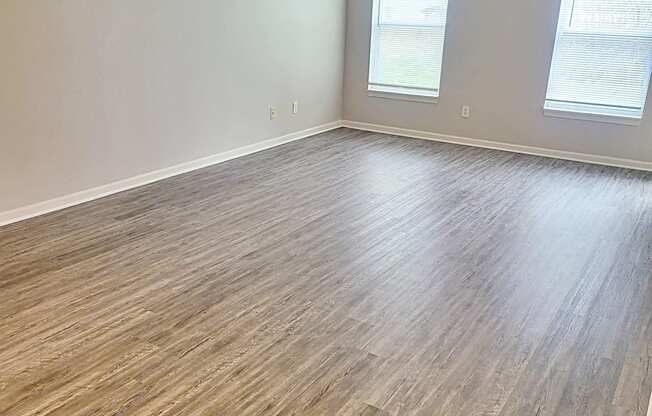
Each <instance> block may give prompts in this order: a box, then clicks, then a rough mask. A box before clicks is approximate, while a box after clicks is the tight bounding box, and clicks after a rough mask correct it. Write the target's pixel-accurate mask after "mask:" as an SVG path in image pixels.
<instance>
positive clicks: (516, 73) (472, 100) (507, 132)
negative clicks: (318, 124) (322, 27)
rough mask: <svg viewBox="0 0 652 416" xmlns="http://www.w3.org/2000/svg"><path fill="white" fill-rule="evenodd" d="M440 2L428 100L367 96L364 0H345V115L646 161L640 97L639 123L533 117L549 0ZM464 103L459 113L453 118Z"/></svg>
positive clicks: (647, 140)
mask: <svg viewBox="0 0 652 416" xmlns="http://www.w3.org/2000/svg"><path fill="white" fill-rule="evenodd" d="M449 2H450V6H449V15H448V28H447V38H446V47H445V52H444V67H443V75H442V86H441V96H440V100H439V103H438V104H435V105H432V104H419V103H413V102H404V101H396V100H386V99H380V98H372V97H368V96H367V92H366V87H367V72H368V67H369V64H368V59H369V40H370V31H371V29H370V26H371V5H372V0H349V1H348V12H347V42H346V69H345V81H344V118H345V119H347V120H352V121H360V122H367V123H374V124H383V125H389V126H394V127H402V128H409V129H415V130H422V131H427V132H434V133H442V134H451V135H456V136H463V137H470V138H474V139H487V140H495V141H502V142H507V143H512V144H519V145H528V146H537V147H544V148H549V149H555V150H564V151H573V152H580V153H589V154H595V155H602V156H611V157H619V158H627V159H634V160H640V161H646V162H649V161H652V105H651V104H650V103H649V101H650V100H648V107H647V108H648V113H647V114H646V116H645V117H644V120H643V122H642V124H641V126H639V127H629V126H617V125H609V124H602V123H593V122H584V121H577V120H566V119H558V118H550V117H544V116H543V110H542V107H543V101H544V97H545V93H546V86H547V82H548V70H549V67H550V59H551V56H552V49H553V44H554V37H555V31H556V25H557V16H558V12H559V0H551V1H548V0H504V1H482V0H449ZM648 98H650V97H648ZM464 104H469V105H470V106H471V107H472V115H471V118H470V119H469V120H465V119H462V118H461V117H460V108H461V106H462V105H464Z"/></svg>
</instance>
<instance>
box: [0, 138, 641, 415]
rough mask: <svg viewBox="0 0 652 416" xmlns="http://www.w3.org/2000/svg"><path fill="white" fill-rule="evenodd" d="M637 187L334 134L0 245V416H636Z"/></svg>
mask: <svg viewBox="0 0 652 416" xmlns="http://www.w3.org/2000/svg"><path fill="white" fill-rule="evenodd" d="M651 271H652V175H651V174H649V173H642V172H635V171H629V170H623V169H614V168H607V167H599V166H590V165H584V164H580V163H574V162H566V161H559V160H553V159H544V158H538V157H530V156H524V155H516V154H510V153H504V152H498V151H490V150H483V149H476V148H470V147H461V146H454V145H448V144H437V143H431V142H425V141H418V140H410V139H404V138H397V137H391V136H387V135H381V134H372V133H366V132H360V131H354V130H348V129H340V130H336V131H333V132H330V133H326V134H322V135H318V136H315V137H312V138H309V139H306V140H303V141H300V142H295V143H291V144H287V145H284V146H281V147H277V148H274V149H270V150H267V151H264V152H261V153H257V154H254V155H250V156H247V157H244V158H240V159H237V160H233V161H230V162H226V163H223V164H220V165H217V166H214V167H211V168H207V169H203V170H201V171H196V172H193V173H190V174H186V175H183V176H179V177H175V178H172V179H168V180H165V181H162V182H159V183H156V184H152V185H149V186H146V187H143V188H139V189H136V190H132V191H128V192H124V193H121V194H118V195H114V196H111V197H108V198H104V199H102V200H99V201H95V202H92V203H88V204H85V205H82V206H77V207H74V208H70V209H67V210H65V211H61V212H58V213H54V214H50V215H46V216H43V217H40V218H35V219H32V220H29V221H25V222H22V223H18V224H14V225H11V226H7V227H4V228H0V414H1V415H5V416H14V415H21V416H24V415H65V416H75V415H138V416H146V415H237V416H242V415H342V416H392V415H428V416H432V415H446V416H481V415H486V416H489V415H492V416H512V415H513V416H525V415H532V416H552V415H555V416H560V415H587V416H588V415H594V416H602V415H605V416H606V415H610V416H645V415H646V412H647V409H648V402H649V397H650V392H651V390H652V369H651V368H652V365H651V362H652V360H651V357H652V284H651V283H652V272H651Z"/></svg>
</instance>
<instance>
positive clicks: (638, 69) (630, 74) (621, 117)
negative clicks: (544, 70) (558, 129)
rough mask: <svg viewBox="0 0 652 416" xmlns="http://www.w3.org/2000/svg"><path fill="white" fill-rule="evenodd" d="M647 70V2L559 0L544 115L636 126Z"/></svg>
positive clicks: (651, 4)
mask: <svg viewBox="0 0 652 416" xmlns="http://www.w3.org/2000/svg"><path fill="white" fill-rule="evenodd" d="M651 67H652V0H562V2H561V10H560V15H559V25H558V28H557V39H556V42H555V49H554V55H553V59H552V65H551V69H550V79H549V82H548V92H547V95H546V102H545V111H546V114H549V115H559V116H569V115H570V116H572V115H573V114H575V115H577V116H578V117H579V118H588V119H595V120H604V121H610V120H611V121H622V122H628V121H629V122H634V123H636V122H637V121H638V120H639V119H640V118H641V117H642V115H643V110H644V107H645V101H646V97H647V92H648V86H649V82H650V68H651Z"/></svg>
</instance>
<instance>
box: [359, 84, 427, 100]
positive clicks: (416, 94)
mask: <svg viewBox="0 0 652 416" xmlns="http://www.w3.org/2000/svg"><path fill="white" fill-rule="evenodd" d="M367 93H368V95H369V97H375V98H385V99H389V100H401V101H413V102H417V103H425V104H436V103H438V102H439V92H438V91H429V90H412V89H408V88H398V87H377V86H371V85H370V86H369V89H368V91H367Z"/></svg>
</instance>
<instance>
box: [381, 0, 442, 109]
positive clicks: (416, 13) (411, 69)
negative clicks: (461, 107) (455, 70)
mask: <svg viewBox="0 0 652 416" xmlns="http://www.w3.org/2000/svg"><path fill="white" fill-rule="evenodd" d="M447 7H448V0H374V8H373V23H372V40H371V59H370V68H369V90H370V91H383V92H389V93H399V94H409V95H421V96H429V97H437V96H439V82H440V79H441V67H442V57H443V50H444V36H445V29H446V11H447Z"/></svg>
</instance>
